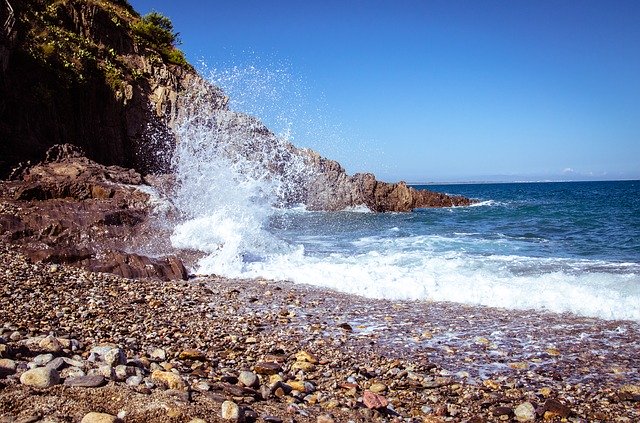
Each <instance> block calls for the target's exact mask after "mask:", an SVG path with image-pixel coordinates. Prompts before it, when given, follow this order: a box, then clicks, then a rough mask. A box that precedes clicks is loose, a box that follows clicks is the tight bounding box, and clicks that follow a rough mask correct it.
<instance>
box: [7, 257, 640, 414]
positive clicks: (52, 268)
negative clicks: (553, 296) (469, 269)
mask: <svg viewBox="0 0 640 423" xmlns="http://www.w3.org/2000/svg"><path fill="white" fill-rule="evenodd" d="M0 255H1V256H2V265H1V268H0V274H2V275H3V277H2V279H3V281H4V282H3V284H2V286H1V288H0V289H1V292H0V302H1V307H0V323H1V324H0V331H1V332H2V333H0V338H2V340H1V341H0V348H1V349H2V351H3V353H2V357H0V359H4V360H9V361H12V362H13V364H14V370H13V371H9V370H6V368H8V367H5V370H4V371H0V374H1V375H2V376H0V410H3V411H1V412H0V418H2V421H3V422H4V421H21V420H20V419H25V418H29V417H33V419H32V420H24V421H40V420H41V419H43V420H44V421H60V422H63V421H80V419H82V418H83V416H84V415H85V414H87V413H90V412H103V413H108V414H110V415H112V416H117V415H118V414H119V415H120V417H121V418H123V420H124V421H125V422H138V421H167V422H169V421H176V422H177V421H184V422H187V421H190V419H196V418H200V419H203V420H204V421H209V422H212V421H224V420H222V418H221V409H222V404H223V402H224V401H231V402H232V403H233V404H234V405H236V406H239V407H240V408H239V412H240V414H241V415H242V414H243V413H244V416H245V420H247V421H251V420H252V418H254V417H255V421H272V422H277V421H297V422H320V421H323V422H327V421H332V420H333V421H336V422H340V421H363V422H364V421H394V420H395V421H400V420H401V419H403V420H405V421H432V422H437V421H461V422H462V421H469V422H482V421H487V422H489V421H534V420H522V419H525V418H527V417H526V416H527V415H528V416H529V417H532V418H533V419H535V421H538V420H539V421H542V420H544V419H546V420H547V421H561V420H562V419H567V421H589V422H592V421H613V420H616V421H630V422H631V421H638V420H640V408H639V407H638V401H640V387H639V385H640V376H639V375H638V368H639V367H640V354H639V353H640V346H638V344H639V343H638V341H639V340H640V325H639V324H638V323H637V322H630V321H603V320H599V319H594V318H582V317H576V316H572V315H558V314H552V313H543V312H534V311H524V312H523V311H513V310H499V309H492V308H486V307H475V306H465V305H459V304H453V303H437V302H433V303H429V302H392V301H385V300H371V299H365V298H360V297H354V296H349V295H346V294H340V293H336V292H333V291H327V290H322V289H318V288H314V287H310V286H304V285H295V284H292V283H289V282H274V281H266V280H260V279H257V280H231V279H226V278H218V277H207V278H198V279H192V280H189V281H169V282H158V281H153V280H147V279H140V280H132V279H123V278H120V277H117V276H114V275H109V274H101V273H89V272H86V271H84V270H80V269H77V268H73V267H67V266H62V265H49V264H42V263H36V264H30V263H28V262H27V261H26V259H25V258H24V256H22V255H21V254H19V253H17V252H16V251H15V249H14V247H12V246H10V245H2V246H1V247H0ZM49 335H53V337H49V338H45V337H47V336H49ZM51 338H53V339H56V340H57V342H58V344H59V345H60V346H61V347H60V348H58V349H56V348H54V350H55V351H53V352H51V354H52V355H53V357H54V361H55V358H57V357H64V358H65V359H66V360H67V361H65V363H66V364H60V375H61V376H62V378H63V379H61V380H60V381H59V382H61V383H58V384H55V385H54V386H51V387H47V388H35V387H30V386H26V385H24V384H22V383H21V382H20V376H21V374H23V373H24V372H25V370H27V368H28V366H29V367H35V366H36V365H35V364H34V360H36V357H39V356H41V355H43V354H46V353H47V352H48V351H50V344H51V342H53V341H51ZM43 339H49V341H51V342H49V343H48V342H47V341H43ZM71 340H75V341H71ZM53 343H54V344H55V342H53ZM2 346H4V347H2ZM101 346H102V347H105V346H109V347H107V348H103V349H102V350H101V349H100V348H99V347H101ZM7 347H8V348H7ZM96 347H98V348H96ZM115 347H119V348H120V349H121V351H122V353H123V354H124V356H125V357H126V359H123V360H121V362H120V363H119V364H118V363H115V362H112V363H110V364H108V360H105V359H104V357H102V356H100V351H102V352H103V353H104V351H106V350H109V349H113V348H115ZM159 350H162V352H163V353H161V352H159ZM92 351H93V354H92V353H91V352H92ZM305 353H307V354H306V355H305ZM163 354H164V355H163ZM40 360H42V358H40ZM69 362H71V363H73V364H75V365H80V366H73V365H71V364H69ZM3 363H5V364H6V362H3ZM59 363H61V361H60V360H58V364H59ZM265 363H266V364H265ZM114 364H116V365H114ZM3 365H4V364H3ZM44 366H46V364H45V365H44ZM44 366H40V367H44ZM9 367H10V366H9ZM78 369H82V370H81V372H82V373H85V374H89V375H90V374H93V375H94V376H102V377H103V381H102V382H101V383H100V385H101V387H73V386H68V384H67V385H65V383H67V380H73V378H74V377H76V376H78V375H79V374H80V372H78ZM243 371H248V372H251V373H252V374H253V375H254V376H256V375H257V376H258V382H256V384H254V385H250V386H242V382H241V381H239V378H240V379H242V380H245V379H243V378H244V376H247V375H246V374H245V375H244V376H241V372H243ZM158 372H160V373H158ZM269 373H273V374H271V375H270V374H269ZM154 375H155V376H154ZM172 375H173V376H172ZM134 376H135V377H136V378H135V379H131V377H134ZM163 377H164V378H165V379H163ZM164 385H168V388H169V389H165V388H166V386H164ZM372 393H373V394H375V396H372V395H373V394H372ZM372 398H374V399H376V400H378V401H381V402H382V403H376V402H375V401H374V400H372ZM372 401H373V403H372ZM384 403H387V404H384ZM224 404H226V406H230V405H229V403H224ZM532 410H533V414H531V413H532ZM527 413H528V414H527ZM518 416H519V417H518ZM36 417H37V418H36ZM12 419H13V420H12ZM47 419H48V420H47ZM331 419H332V420H331ZM516 419H520V420H516ZM240 420H242V418H236V421H240Z"/></svg>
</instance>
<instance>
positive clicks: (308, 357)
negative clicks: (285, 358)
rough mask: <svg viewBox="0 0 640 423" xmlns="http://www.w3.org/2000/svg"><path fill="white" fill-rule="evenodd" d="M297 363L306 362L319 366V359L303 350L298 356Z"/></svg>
mask: <svg viewBox="0 0 640 423" xmlns="http://www.w3.org/2000/svg"><path fill="white" fill-rule="evenodd" d="M296 361H306V362H307V363H311V364H318V357H316V356H315V355H313V354H311V353H310V352H308V351H304V350H303V351H299V352H298V353H297V354H296Z"/></svg>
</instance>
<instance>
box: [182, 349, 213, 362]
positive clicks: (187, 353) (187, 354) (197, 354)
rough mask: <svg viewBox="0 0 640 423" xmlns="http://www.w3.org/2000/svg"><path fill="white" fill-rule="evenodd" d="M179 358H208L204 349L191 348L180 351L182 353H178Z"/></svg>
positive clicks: (201, 359) (202, 359)
mask: <svg viewBox="0 0 640 423" xmlns="http://www.w3.org/2000/svg"><path fill="white" fill-rule="evenodd" d="M178 358H179V359H180V360H199V361H205V360H206V359H207V356H206V355H205V354H204V353H203V352H202V351H198V350H193V349H189V350H184V351H182V352H180V354H179V355H178Z"/></svg>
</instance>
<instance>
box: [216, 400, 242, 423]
mask: <svg viewBox="0 0 640 423" xmlns="http://www.w3.org/2000/svg"><path fill="white" fill-rule="evenodd" d="M220 414H221V416H222V418H223V419H224V420H233V421H236V422H237V421H240V420H241V410H240V407H239V406H238V404H236V403H235V402H233V401H225V402H223V403H222V407H221V413H220Z"/></svg>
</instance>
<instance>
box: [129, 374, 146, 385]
mask: <svg viewBox="0 0 640 423" xmlns="http://www.w3.org/2000/svg"><path fill="white" fill-rule="evenodd" d="M141 383H142V376H137V375H136V376H129V377H128V378H127V380H126V384H127V385H129V386H138V385H140V384H141Z"/></svg>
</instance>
